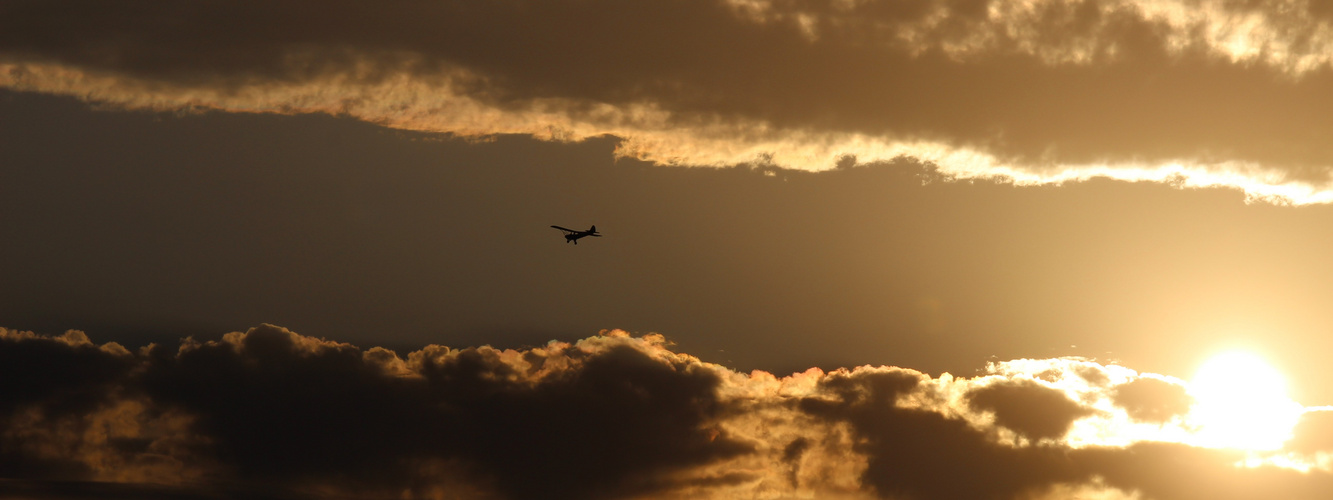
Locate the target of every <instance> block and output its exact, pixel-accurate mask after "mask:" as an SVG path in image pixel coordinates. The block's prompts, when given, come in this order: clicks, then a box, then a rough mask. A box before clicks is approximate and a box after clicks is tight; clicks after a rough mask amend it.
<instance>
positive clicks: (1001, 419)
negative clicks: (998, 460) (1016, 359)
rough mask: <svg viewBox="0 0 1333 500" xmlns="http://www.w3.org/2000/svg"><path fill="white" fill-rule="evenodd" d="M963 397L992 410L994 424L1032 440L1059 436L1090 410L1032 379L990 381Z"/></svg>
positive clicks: (1090, 412)
mask: <svg viewBox="0 0 1333 500" xmlns="http://www.w3.org/2000/svg"><path fill="white" fill-rule="evenodd" d="M967 399H968V404H969V405H971V406H972V407H973V408H975V409H977V410H982V411H990V412H993V413H994V414H995V423H997V424H999V425H1001V426H1003V427H1006V428H1008V429H1010V430H1012V431H1014V432H1016V433H1018V434H1019V435H1020V436H1023V437H1026V438H1028V439H1032V440H1038V439H1057V438H1060V437H1062V436H1064V435H1065V433H1067V432H1069V426H1071V425H1073V423H1074V421H1075V420H1078V419H1079V418H1080V417H1084V416H1087V415H1091V414H1092V413H1093V410H1092V409H1090V408H1086V407H1084V406H1083V405H1080V404H1078V402H1076V401H1074V400H1072V399H1069V396H1068V395H1066V394H1065V393H1064V392H1062V391H1060V390H1057V389H1052V388H1050V387H1047V386H1044V385H1041V384H1039V383H1037V382H1036V381H1033V380H1016V381H1005V382H998V383H995V384H991V385H988V386H985V387H982V388H980V389H976V390H974V391H972V392H971V393H969V394H968V396H967Z"/></svg>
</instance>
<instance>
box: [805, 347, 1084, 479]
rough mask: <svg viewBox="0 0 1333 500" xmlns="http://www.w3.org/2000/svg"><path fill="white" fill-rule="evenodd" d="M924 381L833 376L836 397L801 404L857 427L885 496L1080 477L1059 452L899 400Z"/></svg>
mask: <svg viewBox="0 0 1333 500" xmlns="http://www.w3.org/2000/svg"><path fill="white" fill-rule="evenodd" d="M918 381H919V377H917V376H915V375H914V374H911V373H904V372H893V371H886V372H861V373H857V374H854V375H852V376H848V377H837V376H835V377H830V378H829V379H828V380H827V381H824V382H821V388H822V389H824V390H826V391H828V392H829V393H831V394H833V395H835V396H836V397H834V398H832V399H826V398H808V399H805V400H802V402H801V409H802V410H803V411H805V412H807V413H810V414H813V415H816V416H818V417H820V418H822V419H826V420H832V421H843V422H846V423H848V424H850V425H851V426H852V428H853V429H854V431H855V433H856V435H857V436H858V437H859V438H860V439H858V440H857V444H856V445H855V448H856V450H857V451H858V452H860V453H864V454H865V455H867V456H868V460H869V461H868V466H867V467H866V470H865V472H864V475H863V480H864V482H865V484H867V485H868V486H871V487H873V488H874V490H875V491H876V492H877V493H878V494H879V495H881V496H882V497H884V498H922V499H946V498H977V499H985V498H997V499H1000V498H1014V497H1015V496H1016V495H1018V494H1019V493H1023V492H1025V491H1028V490H1032V489H1034V488H1038V487H1040V486H1044V485H1048V484H1053V483H1058V482H1063V481H1069V480H1073V479H1076V476H1075V474H1074V472H1073V471H1072V470H1071V469H1070V468H1069V467H1068V465H1067V464H1065V463H1063V461H1062V460H1061V458H1060V453H1059V452H1058V451H1055V450H1052V449H1045V448H1022V449H1017V448H1012V447H1008V446H1002V445H997V444H996V443H994V442H993V441H991V440H990V439H988V438H987V436H986V435H985V434H984V433H983V432H981V431H979V430H976V429H973V428H972V427H970V426H969V425H968V423H967V422H966V421H963V420H959V419H950V418H947V417H945V416H943V415H941V414H939V413H936V412H932V411H923V410H914V409H903V408H899V407H897V406H896V405H895V403H896V401H897V399H898V398H899V397H901V396H905V395H906V393H907V392H908V391H909V390H910V389H911V388H912V387H914V386H915V384H916V383H917V382H918ZM849 387H855V388H856V389H855V390H849V389H848V388H849ZM946 471H947V472H946Z"/></svg>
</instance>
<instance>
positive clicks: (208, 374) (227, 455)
mask: <svg viewBox="0 0 1333 500" xmlns="http://www.w3.org/2000/svg"><path fill="white" fill-rule="evenodd" d="M0 361H3V363H0V370H3V373H0V375H3V377H0V402H2V403H3V405H4V406H3V407H0V422H3V424H2V425H0V444H3V446H0V465H3V467H0V469H2V470H4V471H5V472H4V476H5V479H6V480H7V481H4V482H0V491H5V492H8V493H14V494H16V493H20V492H26V493H25V494H28V495H29V496H33V497H37V498H40V497H43V496H44V495H45V496H51V497H56V496H62V495H63V496H78V495H81V496H85V497H90V498H99V497H101V498H111V497H115V495H125V494H140V495H151V496H157V497H161V498H193V497H197V496H201V495H211V496H212V497H214V498H216V497H218V496H223V497H227V496H236V497H248V496H250V495H252V494H254V493H255V492H263V494H264V495H268V496H270V497H272V498H337V497H342V496H347V495H351V496H356V497H386V498H387V497H394V498H459V499H471V498H477V499H481V498H513V499H527V498H796V497H808V496H810V495H815V496H817V497H819V498H939V499H947V498H996V499H1016V498H1023V499H1030V498H1067V497H1069V496H1070V495H1076V494H1089V495H1090V494H1099V495H1104V496H1103V497H1101V498H1152V499H1177V498H1198V497H1199V495H1200V494H1203V495H1204V496H1207V497H1209V498H1258V497H1281V498H1322V497H1325V496H1327V494H1328V492H1329V491H1333V473H1330V472H1329V470H1328V469H1327V456H1328V453H1329V451H1330V450H1333V448H1329V446H1328V445H1329V440H1328V438H1327V436H1328V435H1329V432H1327V431H1328V429H1327V428H1328V427H1329V426H1328V425H1327V424H1328V422H1327V420H1328V419H1327V418H1324V417H1325V416H1326V413H1324V412H1309V413H1306V418H1304V419H1303V420H1302V422H1301V423H1300V424H1299V425H1298V426H1297V429H1296V430H1295V434H1294V437H1293V438H1292V439H1291V440H1290V441H1289V442H1288V445H1287V446H1286V447H1285V448H1284V449H1281V450H1277V451H1274V452H1268V453H1263V454H1253V453H1251V454H1245V453H1241V452H1238V451H1230V450H1223V449H1210V448H1205V447H1198V446H1192V445H1190V444H1189V442H1188V436H1189V433H1190V432H1192V431H1193V430H1194V429H1193V427H1192V426H1194V425H1195V424H1193V423H1191V420H1190V414H1189V412H1190V408H1191V403H1192V402H1191V401H1190V396H1189V394H1188V392H1187V391H1185V390H1184V385H1183V383H1182V382H1180V381H1178V380H1175V379H1171V378H1167V377H1160V376H1155V375H1151V374H1140V373H1137V372H1134V371H1132V370H1129V369H1126V368H1123V367H1118V366H1105V365H1101V364H1097V363H1094V362H1091V361H1086V360H1079V359H1051V360H1018V361H1012V362H1007V363H999V364H995V365H992V366H991V367H990V368H989V369H988V370H987V371H986V372H985V373H983V374H980V375H978V376H976V377H972V378H955V377H953V376H950V375H948V374H945V375H942V376H940V377H930V376H928V375H925V374H922V373H920V372H917V371H914V370H910V369H904V368H894V367H868V366H866V367H860V368H856V369H851V370H848V369H839V370H836V371H833V372H828V373H825V372H823V371H820V370H818V369H811V370H809V371H806V372H804V373H797V374H792V375H790V376H787V377H782V378H778V377H775V376H773V375H771V374H768V373H765V372H758V371H756V372H753V373H751V374H743V373H737V372H735V371H732V370H730V369H727V368H725V367H722V366H719V365H715V364H709V363H704V362H701V361H699V360H698V359H696V358H694V357H692V356H689V355H686V354H682V353H677V352H673V351H672V350H670V349H669V344H668V343H667V342H666V341H665V340H664V339H663V338H662V337H661V336H659V335H647V336H643V337H633V336H630V335H627V334H625V333H624V332H620V331H609V332H604V334H603V335H599V336H596V337H591V338H588V339H584V340H581V341H578V342H575V343H560V342H551V343H549V344H547V345H545V346H542V347H535V348H530V349H523V350H498V349H493V348H490V347H478V348H465V349H450V348H447V347H443V346H428V347H426V348H424V349H422V350H419V351H416V352H412V353H410V354H408V355H407V356H399V355H397V354H396V353H394V352H392V351H388V350H385V349H381V348H372V349H369V350H362V349H360V348H357V347H355V346H352V345H349V344H343V343H337V342H332V341H328V340H322V339H317V338H313V337H307V336H303V335H300V334H296V333H293V332H291V331H288V330H286V329H283V328H280V327H275V326H269V325H265V326H261V327H257V328H253V329H251V330H250V331H248V332H244V333H240V332H236V333H230V334H227V335H225V336H223V338H222V339H221V340H218V341H209V342H199V341H195V340H191V339H186V340H184V341H183V342H182V343H181V344H180V345H179V346H178V347H166V346H160V345H153V346H148V347H145V348H142V349H139V350H138V351H137V352H131V351H129V350H127V349H125V348H123V347H121V346H119V345H117V344H115V343H108V344H104V345H101V346H99V345H96V344H94V343H92V342H90V341H89V340H88V338H87V337H86V336H85V335H83V334H82V333H79V332H74V331H72V332H69V333H67V334H65V335H63V336H60V337H48V336H41V335H34V334H31V333H27V332H17V331H10V330H0ZM127 492H129V493H127ZM135 492H137V493H135ZM1201 492H1203V493H1201Z"/></svg>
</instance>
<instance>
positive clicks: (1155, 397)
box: [1112, 377, 1194, 423]
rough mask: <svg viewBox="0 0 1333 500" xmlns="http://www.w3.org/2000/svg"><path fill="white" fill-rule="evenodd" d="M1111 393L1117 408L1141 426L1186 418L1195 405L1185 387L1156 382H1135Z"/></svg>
mask: <svg viewBox="0 0 1333 500" xmlns="http://www.w3.org/2000/svg"><path fill="white" fill-rule="evenodd" d="M1112 391H1113V392H1112V394H1113V396H1112V401H1114V402H1115V404H1116V406H1119V407H1121V408H1124V409H1125V412H1126V413H1128V414H1129V418H1132V419H1134V420H1137V421H1140V422H1156V423H1163V422H1166V421H1167V420H1170V419H1171V418H1173V417H1176V416H1180V415H1184V414H1185V413H1186V412H1188V411H1189V409H1190V405H1191V404H1193V403H1194V398H1193V397H1191V396H1190V395H1189V393H1188V392H1186V391H1187V390H1186V388H1185V387H1184V386H1181V385H1180V384H1174V383H1171V382H1167V381H1165V380H1160V379H1155V378H1147V377H1144V378H1138V379H1134V380H1133V381H1131V382H1129V383H1126V384H1121V385H1118V386H1115V387H1114V388H1113V389H1112Z"/></svg>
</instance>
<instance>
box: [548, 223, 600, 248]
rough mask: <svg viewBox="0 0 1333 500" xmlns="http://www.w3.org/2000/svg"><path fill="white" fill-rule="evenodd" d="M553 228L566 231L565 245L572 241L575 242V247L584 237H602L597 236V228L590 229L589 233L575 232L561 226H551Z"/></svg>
mask: <svg viewBox="0 0 1333 500" xmlns="http://www.w3.org/2000/svg"><path fill="white" fill-rule="evenodd" d="M551 227H553V228H556V229H559V230H561V231H564V232H565V243H569V242H571V241H572V242H574V244H575V245H577V244H579V238H582V237H584V236H596V237H598V238H601V237H602V235H600V234H597V226H593V227H590V228H588V230H587V231H575V230H573V229H570V228H567V227H560V226H551Z"/></svg>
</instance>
